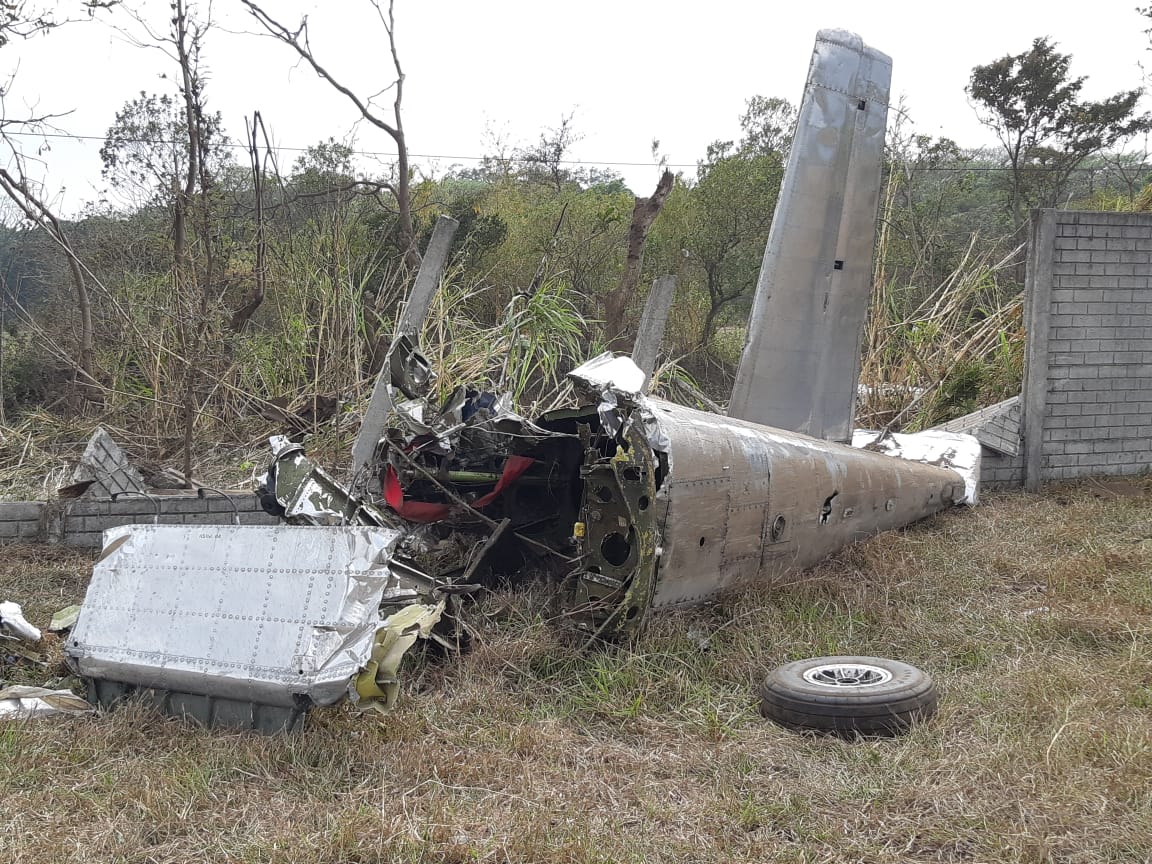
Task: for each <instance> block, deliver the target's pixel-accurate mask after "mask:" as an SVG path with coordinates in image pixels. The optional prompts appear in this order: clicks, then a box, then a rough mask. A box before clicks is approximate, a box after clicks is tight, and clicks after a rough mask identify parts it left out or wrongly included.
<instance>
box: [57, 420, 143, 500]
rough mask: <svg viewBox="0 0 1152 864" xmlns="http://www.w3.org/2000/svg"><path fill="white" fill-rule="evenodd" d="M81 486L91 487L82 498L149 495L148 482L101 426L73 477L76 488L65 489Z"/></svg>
mask: <svg viewBox="0 0 1152 864" xmlns="http://www.w3.org/2000/svg"><path fill="white" fill-rule="evenodd" d="M78 484H87V485H86V486H85V487H84V489H83V490H82V492H81V494H83V495H87V496H91V497H99V498H110V497H112V495H113V494H114V493H121V494H123V493H125V492H144V491H146V489H145V485H144V478H143V477H142V476H141V475H140V472H139V471H137V470H136V469H135V468H134V467H133V466H132V464H131V463H130V462H129V461H128V456H127V455H126V454H125V453H124V451H123V450H121V449H120V445H119V444H117V443H116V442H115V441H113V440H112V436H111V435H109V434H108V430H106V429H105V428H104V427H103V426H97V427H96V431H95V432H93V433H92V437H91V438H90V439H88V446H87V447H85V448H84V455H83V456H81V457H80V464H79V465H77V466H76V470H75V471H74V472H73V474H72V486H69V487H65V488H66V489H69V490H71V489H74V488H76V487H77V486H78Z"/></svg>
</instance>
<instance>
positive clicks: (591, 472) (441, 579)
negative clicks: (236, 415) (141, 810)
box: [68, 351, 978, 731]
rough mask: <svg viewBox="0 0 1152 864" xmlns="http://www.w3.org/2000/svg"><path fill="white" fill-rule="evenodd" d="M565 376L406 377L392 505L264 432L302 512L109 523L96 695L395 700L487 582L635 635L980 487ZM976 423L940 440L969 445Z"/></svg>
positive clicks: (274, 713) (387, 448)
mask: <svg viewBox="0 0 1152 864" xmlns="http://www.w3.org/2000/svg"><path fill="white" fill-rule="evenodd" d="M408 358H409V360H410V361H415V362H417V363H422V362H423V361H422V359H421V358H419V355H418V354H416V353H415V352H414V351H411V352H410V353H409V354H408ZM571 374H572V378H573V380H574V381H575V382H576V383H577V384H578V386H579V389H580V392H582V393H583V394H585V395H586V396H587V397H589V398H588V399H587V401H585V403H584V404H583V405H582V407H579V408H573V409H565V410H559V411H553V412H550V413H547V414H544V415H543V416H540V417H537V418H536V419H534V420H527V419H525V418H522V417H520V416H518V415H516V414H515V413H513V412H512V411H511V409H510V407H509V406H508V404H507V400H501V399H500V398H498V397H496V396H495V395H494V394H491V393H486V392H481V391H476V390H466V389H463V388H461V389H458V390H456V391H455V392H454V393H453V394H452V396H451V397H450V398H449V399H448V401H447V403H446V404H445V406H444V407H443V408H442V409H441V410H440V411H438V412H435V413H434V414H433V415H430V413H429V412H428V410H427V408H428V402H427V397H424V396H421V395H419V394H412V395H414V396H415V398H413V399H409V400H407V401H405V402H401V403H400V404H398V405H397V406H396V415H395V416H396V417H398V418H399V419H400V423H398V424H397V425H395V426H393V427H392V428H390V429H389V430H388V433H387V435H386V436H385V438H384V440H383V441H382V442H381V446H380V449H379V461H377V462H376V463H375V467H374V470H373V476H374V477H376V478H379V480H380V483H381V496H382V499H381V500H379V501H368V500H366V499H364V498H361V497H356V496H353V495H352V494H350V493H349V492H348V491H347V490H346V489H344V488H343V487H341V486H340V485H339V484H338V483H336V482H335V481H334V480H333V479H332V477H331V476H330V475H328V474H327V473H326V472H325V471H324V470H323V469H321V468H319V467H318V466H316V465H315V464H313V463H312V462H311V461H310V460H309V459H308V458H307V456H306V455H305V453H304V451H303V448H302V447H301V446H299V445H297V444H292V443H290V442H288V441H287V440H286V439H273V446H274V448H275V460H274V462H273V464H272V466H271V468H270V470H269V472H268V475H267V478H266V485H265V486H264V487H263V488H262V489H261V492H260V494H261V496H262V499H263V501H264V503H265V505H266V507H267V508H268V509H270V510H271V511H272V512H275V513H277V514H279V515H281V516H282V518H283V519H284V520H285V521H286V522H287V523H290V524H287V525H284V526H276V527H255V526H176V525H173V526H165V525H155V526H130V527H123V528H117V529H112V530H110V531H109V532H107V535H106V538H105V549H104V553H103V555H102V557H101V559H100V561H99V562H98V563H97V564H96V566H95V569H94V573H93V579H92V583H91V586H90V588H89V591H88V596H87V599H86V601H85V604H84V611H83V612H82V614H81V616H80V620H79V621H78V623H77V626H76V629H75V632H74V633H73V637H72V640H71V641H70V643H69V647H68V653H69V655H70V657H71V658H72V660H73V663H74V664H75V666H76V669H77V671H78V672H79V674H80V675H82V676H83V677H84V678H85V679H86V680H87V682H88V684H89V687H90V695H91V696H92V698H93V699H94V700H95V701H98V702H100V703H102V704H110V703H113V702H115V701H118V700H119V699H120V698H122V697H123V696H125V695H127V694H128V693H130V692H133V691H138V690H142V691H145V692H146V693H147V695H148V696H149V697H150V698H153V699H155V700H156V701H157V702H158V704H160V705H161V706H162V707H163V708H164V709H165V710H167V711H169V712H175V713H180V714H187V715H190V716H192V717H194V718H198V719H200V720H201V721H203V722H205V723H209V724H221V725H240V726H245V727H247V726H254V727H256V728H260V729H264V730H266V731H272V730H278V729H284V728H291V727H292V726H294V725H296V723H297V722H298V721H299V720H300V718H301V717H302V715H303V713H304V712H305V711H306V710H307V708H308V707H310V706H311V705H329V704H333V703H335V702H338V701H340V700H342V699H344V698H345V697H349V698H351V699H352V700H353V701H356V702H360V703H363V704H366V705H376V706H379V707H384V708H387V707H391V705H392V704H393V702H394V701H395V698H396V694H397V689H398V683H397V675H398V672H399V667H400V662H401V660H402V658H403V655H404V652H405V651H406V650H407V649H408V648H409V647H411V646H412V645H413V644H414V643H415V642H416V640H417V639H418V638H425V639H433V640H435V641H437V642H439V643H441V644H442V645H444V646H446V647H450V648H455V647H458V646H459V644H460V642H461V640H462V639H466V638H467V624H466V623H465V621H464V598H465V597H466V596H467V595H469V594H471V593H472V592H475V591H478V590H480V589H481V588H482V587H484V586H485V585H491V584H492V583H493V582H494V581H500V580H505V581H507V580H512V581H513V582H515V581H516V580H517V578H518V574H524V573H530V574H533V575H531V576H529V577H522V578H536V575H535V574H539V573H542V572H543V573H547V574H549V575H550V576H551V577H552V580H553V583H552V584H554V586H555V592H556V595H557V602H558V603H559V605H560V606H561V608H562V609H563V610H564V611H565V613H566V617H567V618H568V619H569V620H571V621H573V622H575V623H576V624H577V626H579V627H581V628H582V629H583V630H585V631H586V632H587V633H588V634H590V635H596V636H599V637H603V638H621V637H628V636H630V635H632V634H634V633H636V632H637V631H638V630H639V629H640V627H641V626H642V624H643V622H644V621H645V619H646V617H647V616H648V615H649V614H651V613H652V612H653V611H656V610H659V609H663V608H669V607H676V606H684V605H690V604H694V603H699V602H701V601H703V600H706V599H708V598H711V597H715V596H716V595H718V594H720V593H721V592H724V591H726V590H729V589H731V588H733V587H735V586H737V585H739V584H741V583H747V582H750V581H753V580H757V579H771V578H773V577H778V576H782V575H784V574H787V573H790V572H794V571H796V570H799V569H803V568H805V567H808V566H810V565H812V564H814V563H815V562H817V561H819V560H821V559H822V558H824V557H826V556H827V555H829V554H830V553H832V552H834V551H835V550H837V549H839V548H841V547H842V546H844V545H846V544H848V543H851V542H853V541H855V540H859V539H861V538H863V537H866V536H868V535H870V534H873V533H875V532H878V531H884V530H887V529H890V528H897V527H900V526H903V525H907V524H909V523H911V522H914V521H916V520H919V519H922V518H924V517H926V516H930V515H932V514H934V513H936V512H938V511H940V510H943V509H945V508H947V507H951V506H953V505H954V504H960V503H963V502H965V501H968V500H970V498H969V497H968V496H969V492H968V491H967V486H968V485H970V476H971V475H970V474H968V476H966V473H967V472H966V473H961V472H960V471H957V470H953V469H951V468H946V467H940V466H938V465H931V464H922V463H920V462H914V461H908V460H905V459H901V458H897V457H894V456H890V455H886V454H885V453H879V452H872V451H870V450H865V449H854V448H852V447H848V446H844V445H839V444H831V443H828V442H825V441H820V440H817V439H813V438H809V437H807V436H804V435H799V434H795V433H789V432H784V431H781V430H777V429H771V428H769V427H765V426H758V425H756V424H754V423H749V422H747V421H742V420H735V419H732V418H728V417H723V416H720V415H716V414H709V413H706V412H702V411H697V410H694V409H691V408H686V407H684V406H681V405H676V404H673V403H671V402H665V401H662V400H658V399H650V398H648V397H646V396H644V395H643V394H642V392H641V391H642V386H643V382H644V377H645V376H644V374H643V372H641V371H640V370H639V369H638V368H637V367H636V366H635V364H633V363H632V362H631V360H629V359H628V358H624V357H618V358H613V357H611V355H603V356H601V357H598V358H595V359H594V360H592V361H589V362H588V363H586V364H584V365H583V366H582V367H580V368H579V369H577V370H575V371H574V372H573V373H571ZM902 437H910V438H915V436H902ZM966 437H967V436H950V437H948V438H947V439H946V440H945V441H944V442H943V447H942V448H941V447H937V449H936V454H935V456H934V457H933V458H936V457H938V456H939V455H940V454H941V453H944V454H945V455H955V456H957V457H958V461H960V462H962V463H963V462H964V461H965V459H964V457H965V455H968V454H970V453H971V452H973V450H974V449H975V448H970V449H967V450H966V445H967V444H968V442H967V441H966V440H965V439H966ZM975 452H978V450H975ZM967 464H969V465H970V464H971V462H970V461H969V462H968V463H967ZM305 526H310V527H305ZM461 550H466V551H465V552H463V553H462V552H461Z"/></svg>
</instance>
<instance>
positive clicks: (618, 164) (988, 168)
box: [4, 131, 1152, 174]
mask: <svg viewBox="0 0 1152 864" xmlns="http://www.w3.org/2000/svg"><path fill="white" fill-rule="evenodd" d="M4 134H5V135H8V136H20V137H27V138H62V139H72V140H76V141H107V140H108V138H107V136H104V135H72V134H69V133H67V132H14V131H7V132H5V133H4ZM116 140H117V141H119V142H123V143H128V144H152V145H157V144H183V143H184V142H183V141H174V140H165V139H152V138H117V139H116ZM218 146H221V147H228V148H231V149H237V150H247V149H248V147H247V145H246V144H240V143H237V142H232V141H226V142H222V143H221V144H219V145H218ZM314 146H315V145H313V146H312V147H296V146H289V145H279V144H277V145H273V146H272V148H271V149H273V150H277V151H284V152H288V153H307V152H308V151H309V150H312V149H314ZM348 155H350V156H372V157H385V158H390V159H395V158H396V157H397V155H398V154H396V153H391V152H386V151H382V150H349V154H348ZM408 157H409V158H417V159H457V160H461V161H465V162H483V161H485V160H488V159H493V160H496V159H498V160H502V161H506V162H536V161H540V160H536V159H532V158H531V157H527V156H500V157H495V156H464V155H458V154H450V153H412V152H409V153H408ZM555 161H556V164H559V165H588V166H592V167H613V168H655V167H659V166H658V165H657V164H656V163H654V162H627V161H615V160H607V159H605V160H597V159H557V160H555ZM663 164H664V167H667V168H698V167H699V164H700V163H697V162H668V163H663ZM1121 168H1123V169H1124V170H1127V171H1152V164H1147V163H1143V162H1142V163H1140V164H1137V165H1123V166H1119V165H1091V166H1081V167H1077V168H1072V169H1065V168H1055V167H1046V166H1024V167H1022V168H1021V169H1020V170H1021V171H1025V172H1030V173H1055V172H1058V173H1069V172H1070V171H1072V172H1077V173H1100V172H1106V171H1117V170H1120V169H1121ZM916 170H918V171H922V172H925V173H935V172H938V173H949V172H951V173H960V172H965V173H971V174H995V173H1001V172H1006V171H1007V172H1011V171H1012V170H1013V169H1012V167H1011V166H1008V165H934V166H924V167H920V168H917V169H916Z"/></svg>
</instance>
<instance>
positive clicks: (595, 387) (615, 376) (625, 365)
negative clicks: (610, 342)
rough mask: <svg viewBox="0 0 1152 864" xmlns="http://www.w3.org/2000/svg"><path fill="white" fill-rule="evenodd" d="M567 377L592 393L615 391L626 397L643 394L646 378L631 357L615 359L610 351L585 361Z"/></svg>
mask: <svg viewBox="0 0 1152 864" xmlns="http://www.w3.org/2000/svg"><path fill="white" fill-rule="evenodd" d="M568 377H569V378H571V379H572V380H573V381H575V382H576V383H577V384H582V385H584V387H585V388H586V389H587V390H588V391H590V392H592V393H597V394H600V393H603V392H604V391H605V390H615V391H616V392H617V393H620V394H623V395H627V396H637V395H639V394H640V393H643V392H644V384H645V382H646V381H647V380H648V376H647V375H645V374H644V370H643V369H641V368H640V367H639V366H637V365H636V364H635V363H634V362H633V361H632V358H631V357H626V356H623V355H621V356H619V357H617V356H616V355H614V354H613V353H612V352H611V351H605V352H604V353H603V354H598V355H597V356H595V357H593V358H592V359H591V360H586V361H585V362H583V363H581V364H580V365H579V366H577V367H576V368H575V369H573V370H572V371H571V372H569V373H568Z"/></svg>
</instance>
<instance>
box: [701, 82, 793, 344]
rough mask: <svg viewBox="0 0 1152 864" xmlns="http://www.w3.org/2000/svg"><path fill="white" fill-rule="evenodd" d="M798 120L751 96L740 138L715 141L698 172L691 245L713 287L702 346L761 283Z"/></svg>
mask: <svg viewBox="0 0 1152 864" xmlns="http://www.w3.org/2000/svg"><path fill="white" fill-rule="evenodd" d="M794 118H795V109H793V108H792V106H791V105H789V104H788V103H787V102H786V101H784V100H783V99H766V98H764V97H762V96H754V97H752V98H751V99H749V100H748V103H747V110H746V111H745V113H744V115H743V116H742V117H741V118H740V126H741V129H742V131H743V136H742V137H741V139H740V141H739V142H732V141H714V142H713V143H712V144H710V145H708V155H707V158H706V159H705V161H704V162H702V163H701V164H700V167H699V168H698V169H697V172H696V186H695V188H694V189H693V192H692V198H693V207H692V210H693V213H694V219H693V223H694V224H693V230H692V231H691V233H690V234H689V235H688V237H687V238H686V249H687V251H688V253H689V255H690V256H691V257H692V258H693V259H694V260H695V261H696V263H697V264H698V265H699V266H700V269H701V270H702V271H703V274H704V286H705V289H706V290H707V292H708V313H707V315H706V316H705V319H704V326H703V331H702V333H701V336H700V345H701V347H705V348H706V347H707V346H708V345H709V343H710V342H711V340H712V336H713V334H714V333H715V331H716V326H717V324H718V321H719V318H720V315H721V314H722V313H723V312H724V311H725V310H726V309H727V308H728V307H729V306H731V305H732V304H734V303H736V302H737V301H740V300H745V301H746V300H748V299H750V298H751V296H752V294H753V292H754V290H755V288H756V278H757V274H758V273H759V270H760V262H761V259H762V258H763V256H764V246H765V244H766V243H767V242H768V229H769V227H770V226H771V224H772V216H773V214H774V212H775V210H776V199H777V197H778V195H779V193H780V181H781V179H782V178H783V176H784V161H785V157H786V152H787V149H786V148H787V147H788V145H789V144H790V143H791V131H792V125H793V124H794V123H795V119H794Z"/></svg>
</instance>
